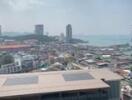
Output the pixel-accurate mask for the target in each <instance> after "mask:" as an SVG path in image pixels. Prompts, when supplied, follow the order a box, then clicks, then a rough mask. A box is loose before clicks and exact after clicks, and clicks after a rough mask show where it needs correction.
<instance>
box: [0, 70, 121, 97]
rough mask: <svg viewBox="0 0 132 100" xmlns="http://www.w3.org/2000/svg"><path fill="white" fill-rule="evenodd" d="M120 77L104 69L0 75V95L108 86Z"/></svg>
mask: <svg viewBox="0 0 132 100" xmlns="http://www.w3.org/2000/svg"><path fill="white" fill-rule="evenodd" d="M101 79H105V80H106V81H112V80H113V81H114V80H120V79H122V77H120V76H119V75H117V74H115V73H113V72H110V71H108V70H106V69H91V70H72V71H57V72H39V73H24V74H9V75H0V97H6V96H17V95H30V94H39V93H52V92H61V91H62V92H63V91H74V90H88V89H99V88H109V85H108V84H106V83H105V82H103V81H102V80H101Z"/></svg>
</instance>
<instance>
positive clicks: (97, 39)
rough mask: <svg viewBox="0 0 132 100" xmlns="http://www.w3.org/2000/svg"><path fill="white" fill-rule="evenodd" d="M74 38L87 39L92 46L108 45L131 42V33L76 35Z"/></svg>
mask: <svg viewBox="0 0 132 100" xmlns="http://www.w3.org/2000/svg"><path fill="white" fill-rule="evenodd" d="M75 37H76V38H79V39H82V40H85V41H88V42H89V44H90V45H93V46H110V45H117V44H126V43H131V39H132V36H131V35H87V36H83V35H78V36H75Z"/></svg>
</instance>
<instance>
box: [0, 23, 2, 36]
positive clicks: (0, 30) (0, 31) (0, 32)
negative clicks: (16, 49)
mask: <svg viewBox="0 0 132 100" xmlns="http://www.w3.org/2000/svg"><path fill="white" fill-rule="evenodd" d="M1 35H2V27H1V25H0V36H1Z"/></svg>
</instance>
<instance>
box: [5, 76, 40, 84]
mask: <svg viewBox="0 0 132 100" xmlns="http://www.w3.org/2000/svg"><path fill="white" fill-rule="evenodd" d="M37 83H38V76H24V77H13V78H7V80H6V81H5V83H4V85H6V86H12V85H28V84H37Z"/></svg>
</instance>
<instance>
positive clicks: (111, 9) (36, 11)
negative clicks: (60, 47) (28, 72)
mask: <svg viewBox="0 0 132 100" xmlns="http://www.w3.org/2000/svg"><path fill="white" fill-rule="evenodd" d="M131 5H132V1H131V0H126V1H124V0H116V1H115V0H111V1H108V0H100V1H98V0H83V1H82V0H77V1H75V0H70V1H65V0H57V1H54V0H0V25H2V31H3V32H5V31H8V32H9V31H11V32H12V31H13V32H33V27H34V26H33V25H36V24H44V25H45V32H49V33H50V35H59V34H60V33H61V32H65V26H66V25H67V24H69V23H70V24H71V25H72V26H73V34H74V35H80V34H81V35H91V34H98V35H100V34H106V35H107V34H117V35H118V34H130V31H131V27H130V25H132V10H131V9H132V6H131ZM10 19H11V20H10Z"/></svg>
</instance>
